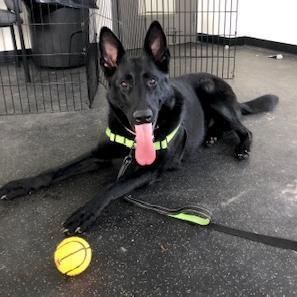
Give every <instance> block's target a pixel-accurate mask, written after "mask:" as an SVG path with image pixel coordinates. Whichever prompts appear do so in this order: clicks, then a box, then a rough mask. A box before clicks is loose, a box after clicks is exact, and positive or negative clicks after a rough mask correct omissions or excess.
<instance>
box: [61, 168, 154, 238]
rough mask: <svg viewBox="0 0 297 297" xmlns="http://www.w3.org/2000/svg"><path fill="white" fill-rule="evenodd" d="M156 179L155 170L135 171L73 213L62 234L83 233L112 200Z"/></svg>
mask: <svg viewBox="0 0 297 297" xmlns="http://www.w3.org/2000/svg"><path fill="white" fill-rule="evenodd" d="M157 177H158V171H157V170H153V171H152V170H150V169H147V170H144V171H142V172H141V171H136V172H134V174H133V175H131V176H130V177H129V178H123V179H121V180H119V181H117V182H115V183H114V184H113V185H111V186H110V187H108V188H107V189H106V190H103V191H102V192H101V193H100V194H98V195H96V196H95V197H94V198H93V199H91V200H90V201H89V202H87V203H86V204H85V205H84V206H83V207H82V208H79V209H78V210H77V211H76V212H74V213H73V214H72V215H71V216H70V217H69V218H68V219H67V220H66V221H65V223H64V224H63V226H64V228H65V229H64V233H66V234H68V235H70V234H74V233H82V232H84V231H85V230H86V229H87V228H88V227H89V226H90V225H92V224H93V223H94V222H95V221H96V219H97V218H98V216H99V215H100V213H101V212H102V210H103V209H104V208H105V207H106V206H107V205H108V204H109V203H110V202H111V201H112V200H115V199H118V198H120V197H123V196H124V195H126V194H128V193H130V192H132V191H133V190H135V189H137V188H139V187H142V186H144V185H147V184H149V183H151V182H153V181H155V180H156V178H157Z"/></svg>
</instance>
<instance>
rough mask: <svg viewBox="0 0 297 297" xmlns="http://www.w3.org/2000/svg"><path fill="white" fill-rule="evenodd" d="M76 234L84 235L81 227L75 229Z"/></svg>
mask: <svg viewBox="0 0 297 297" xmlns="http://www.w3.org/2000/svg"><path fill="white" fill-rule="evenodd" d="M74 233H82V230H81V228H80V227H77V228H76V229H75V231H74Z"/></svg>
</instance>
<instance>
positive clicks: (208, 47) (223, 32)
mask: <svg viewBox="0 0 297 297" xmlns="http://www.w3.org/2000/svg"><path fill="white" fill-rule="evenodd" d="M114 5H117V8H118V9H117V12H118V15H117V18H116V22H114V23H113V24H114V30H115V31H116V32H117V34H118V36H119V37H120V39H121V40H122V42H123V44H124V46H125V48H126V49H128V52H129V53H130V54H135V53H140V51H141V48H142V45H143V40H144V36H145V32H146V30H147V29H148V27H149V25H150V23H151V22H152V21H153V20H158V21H159V22H160V23H161V25H162V26H163V28H164V31H165V33H166V35H167V39H168V44H169V46H170V50H171V56H172V61H171V75H172V76H177V75H182V74H185V73H189V72H198V71H199V72H200V71H205V72H210V73H213V74H216V75H218V76H220V77H223V78H233V76H234V66H235V54H236V47H235V42H234V38H235V37H236V27H237V12H238V1H237V0H117V1H114Z"/></svg>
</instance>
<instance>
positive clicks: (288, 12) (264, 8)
mask: <svg viewBox="0 0 297 297" xmlns="http://www.w3.org/2000/svg"><path fill="white" fill-rule="evenodd" d="M237 29H238V30H237V35H238V36H249V37H255V38H260V39H265V40H272V41H277V42H283V43H288V44H294V45H297V1H296V0H239V15H238V27H237Z"/></svg>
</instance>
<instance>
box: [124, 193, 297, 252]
mask: <svg viewBox="0 0 297 297" xmlns="http://www.w3.org/2000/svg"><path fill="white" fill-rule="evenodd" d="M124 199H125V200H126V201H128V202H131V203H133V204H134V205H136V206H139V207H141V208H144V209H148V210H152V211H155V212H157V213H159V214H162V215H166V216H168V217H171V218H174V219H178V220H182V221H186V222H191V223H194V224H197V225H200V226H209V227H212V229H213V230H215V231H218V232H222V233H225V234H229V235H232V236H237V237H241V238H244V239H247V240H251V241H255V242H259V243H263V244H267V245H270V246H273V247H277V248H281V249H287V250H293V251H297V242H296V241H294V240H290V239H285V238H279V237H274V236H268V235H264V234H258V233H254V232H250V231H244V230H239V229H235V228H231V227H227V226H224V225H221V224H219V223H216V222H212V221H211V214H210V212H209V211H208V210H207V209H206V208H204V207H201V206H196V205H193V206H186V207H181V208H166V207H163V206H159V205H155V204H151V203H148V202H145V201H142V200H138V199H135V198H132V197H131V196H128V197H127V196H126V197H124Z"/></svg>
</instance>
